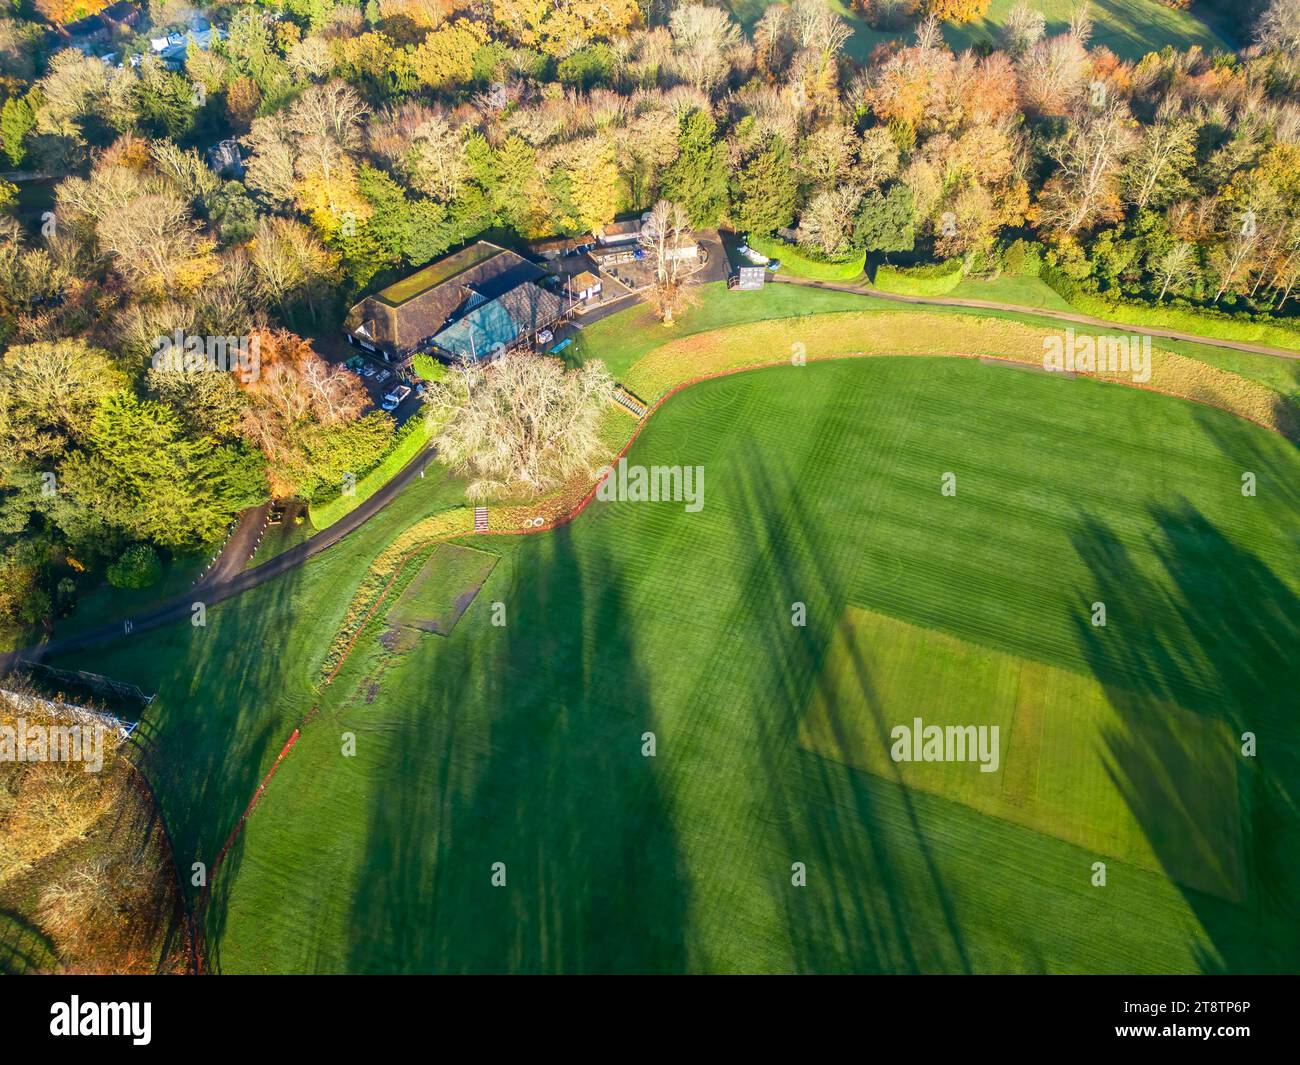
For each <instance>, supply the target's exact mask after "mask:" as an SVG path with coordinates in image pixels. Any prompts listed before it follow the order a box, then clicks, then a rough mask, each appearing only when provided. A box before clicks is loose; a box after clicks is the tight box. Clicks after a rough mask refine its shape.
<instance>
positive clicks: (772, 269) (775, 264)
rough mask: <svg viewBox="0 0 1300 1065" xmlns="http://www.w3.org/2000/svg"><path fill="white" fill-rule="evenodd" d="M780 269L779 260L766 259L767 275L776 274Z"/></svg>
mask: <svg viewBox="0 0 1300 1065" xmlns="http://www.w3.org/2000/svg"><path fill="white" fill-rule="evenodd" d="M780 269H781V260H780V259H768V260H767V272H768V273H769V274H774V273H776V272H777V271H778V270H780Z"/></svg>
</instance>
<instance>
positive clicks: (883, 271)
mask: <svg viewBox="0 0 1300 1065" xmlns="http://www.w3.org/2000/svg"><path fill="white" fill-rule="evenodd" d="M965 266H966V264H965V262H964V260H962V259H946V260H945V261H943V262H941V263H930V264H928V265H926V266H888V265H882V266H880V267H879V268H878V269H877V270H876V278H875V281H874V284H875V287H876V288H878V289H880V290H881V291H882V292H893V293H896V294H897V295H900V296H946V295H947V294H948V293H949V292H951V291H952V290H953V289H955V288H956V287H957V286H958V285H960V284H961V280H962V278H963V277H965V276H966V269H965Z"/></svg>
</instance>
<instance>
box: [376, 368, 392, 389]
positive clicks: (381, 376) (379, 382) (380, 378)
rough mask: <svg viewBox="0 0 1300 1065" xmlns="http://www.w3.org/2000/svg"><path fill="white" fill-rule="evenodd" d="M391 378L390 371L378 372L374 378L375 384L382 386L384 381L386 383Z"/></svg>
mask: <svg viewBox="0 0 1300 1065" xmlns="http://www.w3.org/2000/svg"><path fill="white" fill-rule="evenodd" d="M392 376H393V371H392V370H380V371H379V376H378V377H376V378H375V384H377V385H382V384H383V383H384V382H385V381H387V380H388V379H389V378H390V377H392Z"/></svg>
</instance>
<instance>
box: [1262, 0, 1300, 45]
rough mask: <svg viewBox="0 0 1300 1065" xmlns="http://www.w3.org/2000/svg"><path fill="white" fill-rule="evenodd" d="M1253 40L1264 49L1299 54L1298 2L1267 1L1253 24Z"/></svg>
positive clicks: (1285, 0) (1299, 5) (1299, 20)
mask: <svg viewBox="0 0 1300 1065" xmlns="http://www.w3.org/2000/svg"><path fill="white" fill-rule="evenodd" d="M1255 40H1257V41H1258V42H1259V43H1260V44H1261V45H1263V46H1264V47H1265V48H1277V49H1280V50H1281V51H1283V52H1287V53H1290V54H1291V55H1295V54H1297V53H1300V0H1269V4H1268V7H1266V8H1265V9H1264V11H1263V13H1262V14H1261V15H1260V16H1259V22H1257V23H1256V24H1255Z"/></svg>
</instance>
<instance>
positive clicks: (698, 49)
mask: <svg viewBox="0 0 1300 1065" xmlns="http://www.w3.org/2000/svg"><path fill="white" fill-rule="evenodd" d="M668 30H669V32H670V33H671V34H672V38H673V52H674V63H675V65H676V67H677V69H678V70H679V71H680V73H681V75H682V77H683V78H685V79H686V80H687V81H689V82H690V83H691V84H692V85H694V86H695V87H696V88H697V89H699V90H700V91H701V92H705V93H711V92H713V90H714V89H716V88H717V87H718V86H719V85H721V84H722V82H723V81H725V80H726V77H727V74H728V73H730V71H731V53H732V52H734V51H735V50H736V49H737V48H738V47H740V41H741V37H740V29H739V28H738V27H737V26H736V24H735V22H733V21H732V19H731V16H729V15H728V14H727V13H726V12H725V11H722V10H719V9H718V8H716V7H704V6H703V5H701V4H683V5H681V6H680V7H678V8H676V9H675V10H674V11H673V13H672V16H671V17H670V18H669V20H668Z"/></svg>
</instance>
